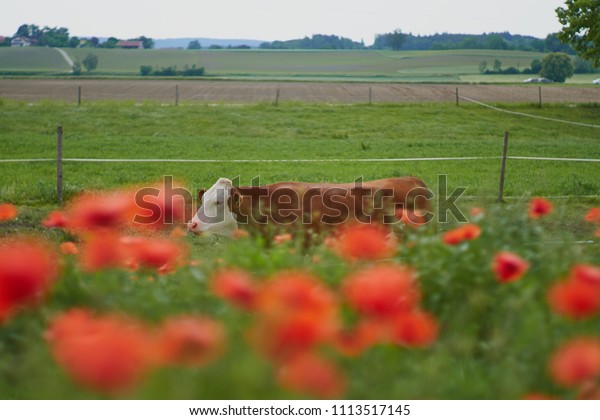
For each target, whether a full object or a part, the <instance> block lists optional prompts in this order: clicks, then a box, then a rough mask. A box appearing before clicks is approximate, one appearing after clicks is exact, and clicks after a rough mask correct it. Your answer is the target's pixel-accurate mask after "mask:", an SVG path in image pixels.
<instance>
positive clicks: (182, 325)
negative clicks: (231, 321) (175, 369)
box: [158, 316, 225, 366]
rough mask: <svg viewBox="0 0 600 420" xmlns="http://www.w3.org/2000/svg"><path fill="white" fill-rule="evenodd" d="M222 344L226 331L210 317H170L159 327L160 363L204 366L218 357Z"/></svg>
mask: <svg viewBox="0 0 600 420" xmlns="http://www.w3.org/2000/svg"><path fill="white" fill-rule="evenodd" d="M224 347H225V331H224V329H223V327H222V325H221V324H220V323H218V322H217V321H214V320H212V319H210V318H205V317H198V316H196V317H191V316H190V317H179V318H171V319H168V320H167V321H165V322H164V323H163V325H162V326H161V329H160V334H159V339H158V348H159V357H160V359H159V360H160V361H161V362H162V363H167V364H180V365H185V366H203V365H206V364H209V363H211V362H213V361H214V360H215V359H217V358H218V357H219V356H220V355H221V353H222V352H223V348H224Z"/></svg>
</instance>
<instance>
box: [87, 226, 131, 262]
mask: <svg viewBox="0 0 600 420" xmlns="http://www.w3.org/2000/svg"><path fill="white" fill-rule="evenodd" d="M126 257H127V253H126V249H125V248H124V246H123V244H122V242H121V239H120V237H119V235H118V234H117V233H115V232H109V231H106V232H102V233H99V234H96V235H91V236H89V237H88V239H87V240H86V241H85V243H84V246H83V248H82V253H81V257H80V262H81V266H82V268H83V270H84V271H98V270H103V269H106V268H118V267H123V266H124V262H125V260H126Z"/></svg>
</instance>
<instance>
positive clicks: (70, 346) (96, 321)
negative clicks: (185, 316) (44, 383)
mask: <svg viewBox="0 0 600 420" xmlns="http://www.w3.org/2000/svg"><path fill="white" fill-rule="evenodd" d="M46 338H47V340H48V342H49V344H50V347H51V349H52V354H53V356H54V359H55V360H56V361H57V362H58V364H59V365H61V367H62V368H63V369H64V370H65V371H66V372H67V373H68V374H69V376H70V377H71V378H72V379H73V380H74V381H75V382H77V383H79V384H81V385H83V386H85V387H88V388H90V389H93V390H95V391H99V392H105V393H110V394H112V393H118V392H122V391H126V390H128V389H130V388H132V387H134V386H135V385H137V384H138V383H139V382H140V380H141V379H142V377H143V375H144V374H145V373H146V372H147V370H148V369H149V368H150V367H151V361H152V360H151V353H150V351H149V350H150V349H151V340H150V337H149V335H148V333H147V331H146V330H145V329H144V328H143V327H141V326H140V325H138V324H137V323H135V322H133V321H130V320H127V319H124V318H121V317H118V316H104V317H99V318H94V317H93V316H92V315H91V314H90V313H89V312H87V311H85V310H71V311H69V312H66V313H64V314H62V315H60V316H59V317H57V318H56V319H55V320H54V321H53V322H52V323H51V325H50V327H49V329H48V331H47V333H46Z"/></svg>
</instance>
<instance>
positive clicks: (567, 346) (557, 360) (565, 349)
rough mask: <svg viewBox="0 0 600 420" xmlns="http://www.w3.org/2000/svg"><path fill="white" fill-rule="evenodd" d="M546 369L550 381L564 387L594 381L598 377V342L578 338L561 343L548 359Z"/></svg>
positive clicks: (599, 352)
mask: <svg viewBox="0 0 600 420" xmlns="http://www.w3.org/2000/svg"><path fill="white" fill-rule="evenodd" d="M548 369H549V372H550V376H551V377H552V379H553V380H554V381H555V382H556V383H557V384H559V385H562V386H565V387H571V386H575V385H581V384H584V383H585V382H587V381H589V380H595V379H596V378H597V377H598V376H599V375H600V340H599V339H597V338H592V337H578V338H574V339H572V340H570V341H568V342H566V343H563V344H562V345H561V346H560V347H559V348H558V349H557V350H556V351H555V352H554V354H553V355H552V357H551V358H550V362H549V365H548Z"/></svg>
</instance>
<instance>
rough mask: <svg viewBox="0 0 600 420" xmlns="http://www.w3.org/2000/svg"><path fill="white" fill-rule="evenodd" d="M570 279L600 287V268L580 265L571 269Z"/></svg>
mask: <svg viewBox="0 0 600 420" xmlns="http://www.w3.org/2000/svg"><path fill="white" fill-rule="evenodd" d="M570 277H571V278H573V279H577V280H579V281H583V282H585V283H589V284H593V285H595V286H598V287H600V267H596V266H594V265H589V264H578V265H575V266H574V267H573V268H571V274H570Z"/></svg>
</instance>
